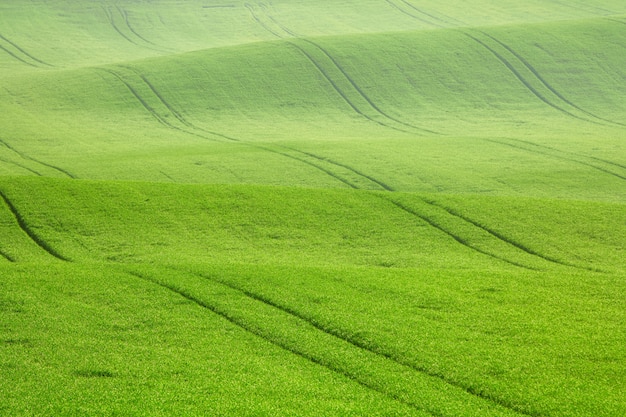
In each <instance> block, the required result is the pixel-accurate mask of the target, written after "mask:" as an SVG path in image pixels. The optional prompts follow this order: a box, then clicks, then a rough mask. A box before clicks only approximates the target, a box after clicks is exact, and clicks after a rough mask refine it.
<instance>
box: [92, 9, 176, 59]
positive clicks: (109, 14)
mask: <svg viewBox="0 0 626 417" xmlns="http://www.w3.org/2000/svg"><path fill="white" fill-rule="evenodd" d="M102 10H103V11H104V14H105V15H106V17H107V20H108V21H109V24H110V25H111V27H112V28H113V29H114V30H115V31H116V32H117V33H118V34H119V35H120V36H121V37H122V38H124V39H126V40H127V41H128V42H130V43H131V44H133V45H135V46H137V47H139V48H144V49H150V50H153V51H156V52H161V53H163V52H168V51H164V50H163V48H161V47H160V46H159V45H156V44H154V43H153V42H150V41H149V40H147V39H146V38H144V37H143V36H141V35H140V34H139V33H137V32H136V31H135V29H134V28H133V27H132V26H131V25H130V22H129V19H128V13H127V12H126V10H125V9H123V8H121V7H120V6H115V11H116V12H117V13H118V14H119V16H120V17H121V18H122V19H123V20H124V25H125V26H126V28H127V29H128V31H129V32H130V33H131V36H129V35H128V34H126V33H124V32H123V31H122V29H121V28H120V26H118V25H117V24H116V23H115V14H114V12H113V9H112V8H111V7H105V6H102ZM133 36H134V37H136V38H137V39H139V40H140V41H142V42H144V43H145V44H144V45H142V44H141V43H139V42H137V41H136V40H134V39H133V38H132V37H133Z"/></svg>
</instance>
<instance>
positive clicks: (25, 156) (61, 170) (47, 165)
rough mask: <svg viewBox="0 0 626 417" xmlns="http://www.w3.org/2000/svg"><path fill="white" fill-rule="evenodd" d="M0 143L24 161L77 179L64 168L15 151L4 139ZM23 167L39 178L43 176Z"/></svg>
mask: <svg viewBox="0 0 626 417" xmlns="http://www.w3.org/2000/svg"><path fill="white" fill-rule="evenodd" d="M0 143H1V144H3V145H4V146H6V147H7V148H9V149H10V150H12V151H13V152H15V153H16V154H17V155H19V156H20V157H21V158H23V159H28V160H30V161H33V162H36V163H38V164H39V165H43V166H45V167H48V168H52V169H54V170H55V171H58V172H60V173H62V174H63V175H66V176H67V177H69V178H72V179H75V178H76V176H75V175H74V174H72V173H70V172H69V171H67V170H65V169H63V168H60V167H58V166H55V165H52V164H49V163H47V162H43V161H40V160H39V159H36V158H33V157H32V156H29V155H27V154H25V153H23V152H20V151H18V150H17V149H15V148H14V147H13V146H11V145H9V144H8V143H7V142H5V141H4V140H2V139H0ZM13 163H14V164H16V165H18V166H22V165H20V164H17V163H15V162H13ZM22 167H23V168H25V169H27V170H29V171H31V172H33V173H35V174H37V175H39V176H42V175H41V174H40V173H38V172H36V171H34V170H32V169H30V168H27V167H24V166H22Z"/></svg>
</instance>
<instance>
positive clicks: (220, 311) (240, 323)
mask: <svg viewBox="0 0 626 417" xmlns="http://www.w3.org/2000/svg"><path fill="white" fill-rule="evenodd" d="M126 272H127V273H128V274H130V275H132V276H135V277H137V278H139V279H142V280H144V281H147V282H150V283H152V284H155V285H158V286H160V287H162V288H165V289H167V290H169V291H172V292H174V293H176V294H178V295H180V296H181V297H183V298H185V299H187V300H189V301H191V302H193V303H195V304H196V305H198V306H199V307H202V308H204V309H206V310H209V311H211V312H212V313H214V314H216V315H218V316H220V317H222V318H223V319H225V320H227V321H228V322H230V323H232V324H233V325H235V326H237V327H239V328H241V329H243V330H245V331H246V332H248V333H250V334H252V335H254V336H256V337H259V338H261V339H263V340H264V341H266V342H268V343H270V344H272V345H274V346H277V347H279V348H281V349H283V350H285V351H287V352H289V353H291V354H294V355H296V356H298V357H300V358H303V359H305V360H307V361H309V362H312V363H314V364H316V365H319V366H322V367H324V368H326V369H328V370H330V371H331V372H333V373H335V374H338V375H341V376H342V377H344V378H347V379H348V380H350V381H353V382H355V383H357V384H359V385H361V386H362V387H365V388H367V389H369V390H372V391H374V392H377V393H379V394H382V395H383V396H385V397H387V398H389V399H391V400H394V401H397V402H399V403H401V404H404V405H406V406H409V407H411V408H413V409H416V410H417V411H421V412H426V413H428V414H430V415H432V416H435V417H443V416H439V415H436V414H433V413H431V412H428V411H427V410H425V409H423V408H421V407H419V406H417V405H416V404H412V403H410V402H408V401H406V400H404V399H403V398H401V397H399V396H397V395H394V394H392V393H389V392H387V391H386V390H384V389H381V388H379V387H376V386H374V385H372V384H368V383H367V382H366V381H362V380H361V379H360V378H359V377H358V376H356V375H354V374H352V373H351V372H349V371H346V370H345V369H342V368H341V367H339V366H336V365H334V364H332V363H330V362H329V361H327V360H324V359H322V358H318V357H315V356H314V355H311V354H309V353H307V352H305V351H303V350H301V349H297V348H295V347H293V346H290V345H289V344H287V343H283V342H281V341H280V340H275V339H273V338H271V337H269V336H268V335H267V334H266V332H264V331H262V330H261V329H259V328H256V327H255V326H251V325H249V324H248V323H246V321H245V320H243V319H241V318H239V317H236V316H235V315H233V314H231V313H229V312H228V311H227V310H226V309H224V308H220V307H219V306H218V305H215V304H214V303H209V302H206V301H205V300H202V299H200V298H198V297H195V296H194V295H192V294H190V293H189V292H187V291H185V290H184V289H180V288H177V287H175V286H173V285H170V284H167V283H164V282H161V281H159V280H157V279H154V278H151V277H148V276H145V275H143V274H139V273H136V272H133V271H126Z"/></svg>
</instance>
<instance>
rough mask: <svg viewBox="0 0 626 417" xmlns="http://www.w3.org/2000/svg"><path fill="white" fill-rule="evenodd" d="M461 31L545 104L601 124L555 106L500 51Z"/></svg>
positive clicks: (586, 120) (571, 115) (564, 112)
mask: <svg viewBox="0 0 626 417" xmlns="http://www.w3.org/2000/svg"><path fill="white" fill-rule="evenodd" d="M461 33H463V34H464V35H465V36H467V37H468V38H470V39H472V40H473V41H475V42H476V43H478V44H479V45H481V46H482V47H483V48H485V49H486V50H488V51H489V52H490V53H491V54H492V55H493V56H494V57H496V59H497V60H498V61H500V63H501V64H502V65H504V66H505V67H506V68H508V69H509V71H510V72H511V73H512V74H513V75H514V76H515V78H516V79H517V80H518V81H519V82H520V83H522V85H524V86H525V87H526V89H527V90H528V91H529V92H531V93H532V94H533V95H534V96H535V97H537V98H538V99H539V100H541V101H542V102H544V103H545V104H547V105H548V106H550V107H552V108H553V109H555V110H557V111H559V112H561V113H563V114H566V115H568V116H570V117H572V118H574V119H578V120H582V121H584V122H588V123H593V124H598V125H602V123H599V122H596V121H593V120H589V119H585V118H583V117H580V116H577V115H575V114H573V113H571V112H569V111H567V110H565V109H563V108H562V107H560V106H557V105H556V104H554V103H552V102H551V101H550V100H548V99H547V98H546V97H545V96H544V95H543V94H541V93H540V92H539V91H537V89H536V88H535V87H533V86H532V84H530V83H529V82H528V81H527V80H526V78H524V77H523V76H522V74H520V72H519V71H518V70H517V68H515V66H514V65H513V64H511V63H510V62H509V61H508V60H507V59H506V58H504V57H503V56H502V55H501V54H500V53H498V52H497V51H496V50H495V49H493V48H491V47H490V46H489V45H487V44H486V43H485V42H483V41H482V40H480V39H478V38H477V37H475V36H474V35H472V34H470V33H468V32H466V31H461Z"/></svg>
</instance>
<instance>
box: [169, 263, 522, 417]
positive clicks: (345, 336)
mask: <svg viewBox="0 0 626 417" xmlns="http://www.w3.org/2000/svg"><path fill="white" fill-rule="evenodd" d="M181 271H183V272H187V273H189V271H185V270H182V269H181ZM192 274H193V275H196V276H198V277H200V278H203V279H207V280H209V281H213V282H216V283H218V284H220V285H224V286H225V287H228V288H230V289H232V290H235V291H238V292H240V293H242V294H243V295H245V296H246V297H248V298H250V299H252V300H255V301H258V302H260V303H263V304H265V305H267V306H269V307H272V308H275V309H277V310H279V311H281V312H283V313H286V314H288V315H290V316H293V317H295V318H297V319H299V320H302V321H304V322H306V323H308V324H310V325H311V326H312V327H314V328H315V329H317V330H319V331H321V332H323V333H325V334H327V335H329V336H332V337H333V338H337V339H340V340H342V341H344V342H346V343H348V344H350V345H352V346H354V347H356V348H358V349H360V350H363V351H366V352H369V353H372V354H374V355H377V356H379V357H381V358H384V359H385V360H388V361H390V362H393V363H395V364H396V365H399V366H400V367H403V368H408V369H410V370H412V371H414V372H417V373H418V374H423V375H426V376H428V377H430V378H433V379H436V380H439V381H441V382H444V383H445V384H447V385H450V386H453V387H455V388H457V389H460V390H461V391H465V392H466V393H468V394H471V395H472V396H475V397H478V398H480V399H481V400H485V401H488V402H491V403H492V404H496V405H498V406H500V407H503V408H507V409H509V410H511V411H514V412H516V413H518V414H522V415H527V414H526V413H524V412H522V411H520V410H517V409H515V408H513V407H511V406H509V405H506V404H505V403H504V402H503V401H501V400H497V399H494V398H487V397H486V396H484V395H477V393H476V392H472V390H471V389H469V388H467V387H465V386H463V385H462V384H460V383H458V382H456V381H453V380H451V379H449V378H447V377H445V376H444V375H442V374H439V373H436V372H432V371H430V370H428V369H427V368H424V367H420V366H418V365H416V364H414V363H412V362H410V361H408V360H406V359H403V358H400V357H397V356H396V355H394V354H392V353H390V352H388V351H386V350H385V349H384V348H382V347H380V346H376V345H374V344H372V343H371V342H366V341H363V340H360V339H358V338H355V337H352V336H350V332H346V331H341V330H338V329H334V328H331V327H329V326H326V325H324V324H322V323H321V322H319V321H318V320H316V319H315V318H314V317H311V316H309V315H306V314H302V313H300V312H299V311H297V310H296V309H294V308H292V307H289V306H287V305H285V304H281V303H278V302H276V301H274V300H272V299H270V298H269V297H266V296H263V295H260V294H257V293H255V292H252V291H249V290H246V289H245V288H243V287H241V286H238V285H234V284H232V283H231V282H229V281H227V280H223V279H219V278H216V277H214V276H210V275H206V274H202V273H193V272H192ZM428 412H429V413H433V411H432V410H428Z"/></svg>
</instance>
